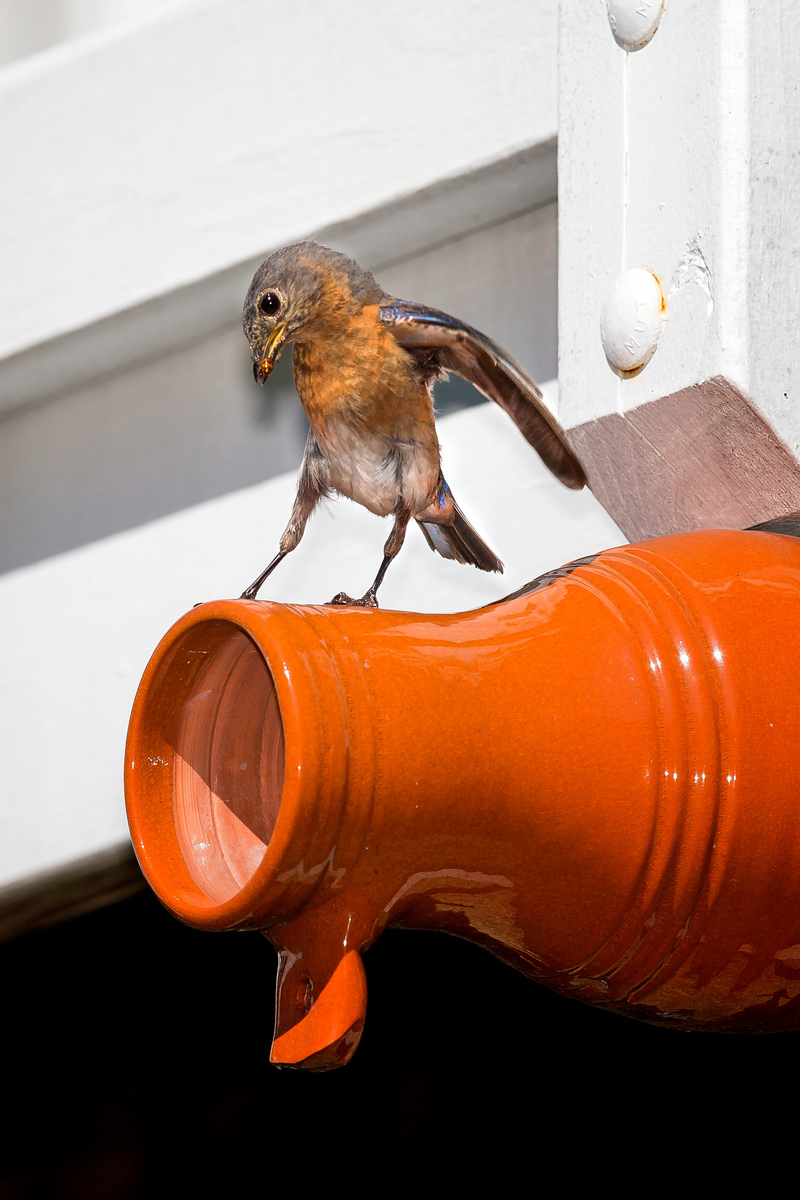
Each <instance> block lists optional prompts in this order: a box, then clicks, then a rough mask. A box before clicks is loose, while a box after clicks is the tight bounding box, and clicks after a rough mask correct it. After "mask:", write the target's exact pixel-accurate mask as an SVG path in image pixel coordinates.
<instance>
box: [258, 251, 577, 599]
mask: <svg viewBox="0 0 800 1200" xmlns="http://www.w3.org/2000/svg"><path fill="white" fill-rule="evenodd" d="M242 324H243V326H244V331H245V334H246V336H247V339H248V341H249V342H250V347H251V349H252V352H253V373H254V375H255V377H256V380H257V381H258V382H259V383H264V382H265V380H266V379H267V377H268V376H269V374H270V373H271V371H272V368H273V366H274V364H275V361H276V359H277V357H278V355H279V354H280V352H281V350H282V349H283V347H284V346H285V345H287V343H290V342H291V343H293V344H294V363H293V365H294V380H295V385H296V387H297V392H298V395H299V396H300V400H301V402H302V405H303V408H304V409H305V411H306V414H307V416H308V420H309V425H310V429H309V434H308V440H307V442H306V448H305V454H304V456H303V463H302V466H301V468H300V478H299V480H298V485H297V495H296V497H295V502H294V507H293V509H292V515H291V518H290V520H289V524H288V525H287V526H286V530H285V532H284V534H283V537H282V538H281V540H280V544H279V545H280V549H279V551H278V553H277V555H276V556H275V558H274V559H273V560H272V562H271V563H270V564H269V566H268V567H267V568H266V569H265V570H264V571H262V573H261V574H260V575H259V577H258V579H256V580H255V581H254V582H253V583H252V584H251V585H250V587H249V588H247V590H246V591H245V592H243V593H242V599H247V600H254V599H255V597H256V595H257V593H258V590H259V588H260V587H261V585H262V584H263V582H264V580H265V579H266V578H267V576H268V575H270V574H271V572H272V571H274V569H275V567H276V566H277V565H278V563H279V562H280V561H281V560H282V559H283V558H285V557H286V555H287V554H288V553H289V552H290V551H291V550H294V548H295V546H296V545H297V544H298V542H299V541H300V539H301V538H302V536H303V531H304V530H305V527H306V523H307V521H308V518H309V517H310V516H311V513H312V512H313V511H314V508H315V507H316V505H317V503H318V501H319V500H320V499H321V498H322V497H323V496H327V495H330V494H331V493H332V492H338V493H339V494H340V495H342V496H349V497H350V499H351V500H355V501H357V502H358V503H359V504H363V505H364V507H365V508H368V509H369V510H370V512H373V513H377V515H378V516H381V517H385V516H388V515H389V514H390V513H392V514H394V526H393V528H392V532H391V533H390V534H389V538H388V540H387V542H386V545H385V546H384V551H383V562H382V563H381V567H380V570H379V571H378V574H377V575H376V577H375V582H374V583H373V584H372V587H371V588H369V590H368V591H367V592H366V594H365V595H364V596H362V598H361V599H360V600H351V599H350V597H349V596H347V595H345V593H344V592H340V593H339V594H338V595H337V596H335V597H334V599H333V600H332V601H331V603H332V604H360V605H364V606H366V607H371V608H377V604H378V602H377V600H376V592H377V590H378V588H379V587H380V585H381V582H382V580H383V577H384V575H385V574H386V570H387V568H388V566H389V563H390V562H391V561H392V559H393V558H394V557H395V555H396V554H397V553H398V551H399V550H400V547H401V546H402V544H403V541H404V539H405V534H406V528H407V526H408V522H409V521H410V519H411V518H412V517H413V518H414V519H415V520H416V522H417V524H418V525H419V527H420V529H421V530H422V533H423V535H424V537H425V540H426V541H427V543H428V545H429V546H430V548H431V549H432V550H436V551H438V552H439V554H441V555H442V556H443V557H444V558H454V559H455V560H456V561H457V562H462V563H472V565H473V566H475V567H479V568H480V570H482V571H502V570H503V564H502V563H501V562H500V560H499V559H498V558H497V556H496V555H495V554H493V553H492V551H491V550H490V549H489V547H488V546H487V545H486V543H485V542H483V541H482V540H481V539H480V538H479V537H478V534H477V533H476V532H475V530H474V529H473V528H472V526H471V525H470V524H469V522H468V521H467V519H466V517H465V516H464V514H463V513H462V512H461V509H460V508H459V507H458V505H457V504H456V502H455V500H454V498H453V494H452V492H451V491H450V489H449V487H448V486H447V483H446V482H445V479H444V476H443V475H442V469H441V465H440V461H439V443H438V440H437V437H436V426H435V422H434V410H433V402H432V398H431V392H432V386H433V383H434V381H435V380H436V379H438V378H440V377H441V376H443V375H445V374H447V373H448V372H449V371H455V372H456V373H457V374H458V375H461V376H463V378H464V379H467V380H468V381H469V382H470V383H472V384H474V385H475V387H477V388H479V389H480V391H482V392H483V393H484V395H486V396H488V397H489V398H490V399H492V400H495V401H496V402H497V403H498V404H499V405H500V406H501V408H504V409H505V411H506V412H507V413H508V414H509V416H510V417H511V418H512V420H513V421H514V422H515V423H516V425H517V426H518V427H519V429H520V431H521V432H522V433H523V435H524V436H525V437H526V438H527V440H528V441H529V442H530V444H531V445H532V446H533V447H534V449H535V450H536V451H537V452H538V453H539V455H540V456H541V458H542V459H543V461H544V462H545V464H546V465H547V466H548V467H549V468H550V470H551V471H552V472H553V474H554V475H556V476H557V477H558V478H559V479H560V480H561V482H562V483H564V484H566V486H567V487H571V488H581V487H583V485H584V484H585V482H586V476H585V475H584V472H583V468H582V467H581V465H580V463H579V462H578V460H577V458H576V457H575V455H574V454H573V452H572V450H571V449H570V447H569V446H568V445H567V441H566V438H565V436H564V432H563V430H562V429H561V427H560V425H559V424H558V422H557V421H556V420H555V419H554V418H553V417H552V416H551V415H550V413H549V412H548V411H547V409H546V408H545V407H544V405H543V403H542V394H541V392H540V391H539V389H538V388H537V386H536V384H535V383H533V382H532V381H531V380H530V379H529V378H528V376H527V375H526V374H525V372H524V371H523V370H522V368H521V367H520V366H519V365H518V364H517V363H516V362H515V361H514V359H513V358H511V356H510V355H508V354H506V352H505V351H504V350H501V348H500V347H499V346H498V345H496V344H495V343H494V342H493V341H491V339H490V338H488V337H486V336H485V334H482V333H479V332H478V330H477V329H472V328H470V326H469V325H465V324H463V323H462V322H461V321H458V320H456V318H455V317H450V316H448V315H447V313H443V312H438V311H437V310H436V309H434V308H426V307H424V306H423V305H421V304H411V303H409V302H408V301H406V300H397V299H395V298H394V297H393V296H388V295H387V294H386V293H385V292H384V291H383V289H382V288H381V287H380V285H379V284H378V283H376V281H375V278H374V276H373V275H372V274H371V273H370V272H369V271H365V270H364V269H363V267H360V266H359V265H358V263H356V262H354V261H353V259H351V258H347V257H346V256H345V255H344V254H338V253H337V252H336V251H334V250H328V249H327V248H326V247H325V246H320V245H318V244H317V243H316V242H299V243H298V244H297V245H294V246H286V247H284V249H282V250H277V251H276V252H275V253H274V254H271V255H270V256H269V258H267V259H265V260H264V262H263V263H262V264H261V266H260V267H259V268H258V270H257V271H256V273H255V276H254V278H253V282H252V284H251V285H250V290H249V291H248V293H247V298H246V300H245V304H244V312H243V315H242Z"/></svg>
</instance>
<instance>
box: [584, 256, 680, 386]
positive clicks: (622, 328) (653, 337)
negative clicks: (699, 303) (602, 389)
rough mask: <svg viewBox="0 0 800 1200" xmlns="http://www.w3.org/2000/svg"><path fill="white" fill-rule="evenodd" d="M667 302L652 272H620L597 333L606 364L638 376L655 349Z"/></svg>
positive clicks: (625, 374)
mask: <svg viewBox="0 0 800 1200" xmlns="http://www.w3.org/2000/svg"><path fill="white" fill-rule="evenodd" d="M665 309H666V303H665V300H664V293H663V292H662V290H661V284H660V283H659V282H658V280H657V279H656V277H655V275H654V274H653V272H652V271H646V270H645V269H644V268H643V267H634V268H633V269H632V270H630V271H625V272H624V274H622V275H620V277H619V279H618V280H617V282H616V283H615V284H614V286H613V287H612V289H611V291H610V292H609V294H608V298H607V299H606V302H605V304H604V305H603V314H602V316H601V318H600V336H601V338H602V341H603V350H604V351H605V356H606V358H607V359H608V363H609V366H611V367H613V369H614V370H615V371H617V372H618V373H619V374H620V375H624V376H631V375H638V373H639V371H641V370H642V368H643V367H646V366H647V364H648V363H649V362H650V359H651V358H652V357H653V355H654V354H655V352H656V349H657V348H658V343H659V340H660V338H661V331H662V328H663V324H664V318H665Z"/></svg>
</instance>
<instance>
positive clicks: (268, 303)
mask: <svg viewBox="0 0 800 1200" xmlns="http://www.w3.org/2000/svg"><path fill="white" fill-rule="evenodd" d="M258 309H259V312H262V313H263V314H264V316H265V317H274V316H275V314H276V313H278V312H280V311H281V298H280V296H279V295H278V293H277V292H264V295H263V296H262V297H261V299H260V300H259V302H258Z"/></svg>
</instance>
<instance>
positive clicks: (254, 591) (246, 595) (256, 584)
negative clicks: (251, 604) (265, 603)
mask: <svg viewBox="0 0 800 1200" xmlns="http://www.w3.org/2000/svg"><path fill="white" fill-rule="evenodd" d="M288 553H289V551H288V550H279V551H278V553H277V554H276V555H275V557H274V558H273V560H272V562H271V563H270V564H269V566H268V567H265V568H264V570H263V571H262V572H261V574H260V575H259V577H258V579H254V580H253V582H252V583H251V584H250V587H249V588H245V590H244V591H243V592H242V594H241V596H240V597H239V599H240V600H255V598H256V596H257V595H258V592H259V589H260V587H261V585H262V583H263V582H264V580H265V579H266V578H267V576H268V575H271V574H272V572H273V571H274V570H275V568H276V567H277V565H278V563H279V562H282V560H283V559H284V558H286V555H287V554H288Z"/></svg>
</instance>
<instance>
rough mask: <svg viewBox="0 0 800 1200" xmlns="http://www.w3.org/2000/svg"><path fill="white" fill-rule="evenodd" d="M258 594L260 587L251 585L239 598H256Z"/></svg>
mask: <svg viewBox="0 0 800 1200" xmlns="http://www.w3.org/2000/svg"><path fill="white" fill-rule="evenodd" d="M257 595H258V588H253V587H249V588H246V589H245V591H243V592H242V594H241V596H240V597H239V599H240V600H255V598H256V596H257Z"/></svg>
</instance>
